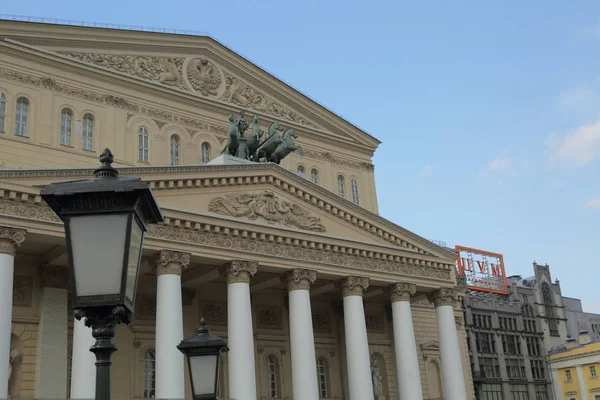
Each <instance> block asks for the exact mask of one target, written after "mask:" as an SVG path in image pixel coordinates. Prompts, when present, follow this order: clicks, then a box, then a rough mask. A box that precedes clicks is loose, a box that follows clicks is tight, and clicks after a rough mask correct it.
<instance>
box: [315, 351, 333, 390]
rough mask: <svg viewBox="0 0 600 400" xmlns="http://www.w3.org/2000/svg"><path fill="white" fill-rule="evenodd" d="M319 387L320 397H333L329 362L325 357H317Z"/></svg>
mask: <svg viewBox="0 0 600 400" xmlns="http://www.w3.org/2000/svg"><path fill="white" fill-rule="evenodd" d="M317 387H318V391H319V398H320V399H329V398H331V393H330V389H329V362H328V361H327V359H325V357H319V358H317Z"/></svg>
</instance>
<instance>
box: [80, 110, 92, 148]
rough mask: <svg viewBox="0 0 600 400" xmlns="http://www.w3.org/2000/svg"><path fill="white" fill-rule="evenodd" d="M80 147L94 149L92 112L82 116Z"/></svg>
mask: <svg viewBox="0 0 600 400" xmlns="http://www.w3.org/2000/svg"><path fill="white" fill-rule="evenodd" d="M81 148H82V149H83V150H90V151H91V150H93V149H94V116H93V115H92V114H85V115H84V116H83V129H82V131H81Z"/></svg>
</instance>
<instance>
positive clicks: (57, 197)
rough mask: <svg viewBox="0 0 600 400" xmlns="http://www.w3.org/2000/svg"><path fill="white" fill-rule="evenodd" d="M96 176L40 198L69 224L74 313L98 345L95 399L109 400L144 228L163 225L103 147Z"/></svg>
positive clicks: (137, 184) (144, 192) (145, 193)
mask: <svg viewBox="0 0 600 400" xmlns="http://www.w3.org/2000/svg"><path fill="white" fill-rule="evenodd" d="M100 161H101V162H102V166H101V167H99V168H98V169H96V170H95V171H94V175H95V178H94V179H90V180H80V181H71V182H60V183H54V184H52V185H49V186H47V187H46V188H45V189H44V190H42V192H41V196H42V198H43V199H44V200H45V201H46V203H48V205H49V206H50V208H52V210H54V212H55V213H56V214H57V215H58V216H59V217H60V219H61V220H62V221H63V222H64V225H65V233H66V238H67V250H68V256H69V278H70V282H71V294H72V303H73V309H74V310H75V312H74V314H75V317H76V318H77V319H81V318H85V319H86V325H87V326H89V327H91V328H92V335H93V336H94V338H95V339H96V343H95V344H94V345H93V346H92V347H91V349H90V351H91V352H93V353H94V354H95V355H96V400H109V399H110V365H111V361H110V358H111V354H112V353H113V352H114V351H115V350H117V348H116V347H115V346H114V345H113V344H112V338H113V337H114V335H115V327H116V325H118V324H120V323H121V322H124V323H126V324H128V323H129V322H130V321H131V317H132V315H133V311H134V306H135V294H136V289H137V282H138V272H139V265H140V258H141V255H142V247H143V241H144V232H145V231H146V225H147V224H152V223H158V222H162V221H163V217H162V214H161V212H160V209H159V208H158V205H157V204H156V200H155V199H154V197H153V195H152V192H151V190H150V188H149V187H148V185H147V184H145V183H144V182H142V181H141V180H140V179H137V178H119V177H118V174H119V173H118V171H117V170H115V169H114V168H113V167H112V165H111V164H112V162H113V155H112V153H111V152H110V150H108V149H105V150H104V151H103V152H102V155H101V156H100Z"/></svg>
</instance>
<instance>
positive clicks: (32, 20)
mask: <svg viewBox="0 0 600 400" xmlns="http://www.w3.org/2000/svg"><path fill="white" fill-rule="evenodd" d="M49 21H55V22H49ZM0 22H8V23H15V24H17V25H19V24H35V25H47V26H57V27H65V28H67V29H89V28H91V29H98V30H104V31H113V32H118V31H129V32H135V33H145V34H148V33H152V34H155V35H158V36H165V37H167V36H181V37H185V36H187V37H189V38H192V39H193V38H205V39H208V40H211V41H213V42H214V43H215V44H216V45H218V46H220V47H221V48H223V49H225V50H226V51H229V52H231V53H233V54H234V55H235V56H237V57H239V58H241V59H243V60H244V61H246V62H248V63H249V64H251V65H253V66H255V67H256V68H258V69H259V70H260V71H261V72H263V73H265V74H267V75H270V76H271V77H273V78H274V79H275V80H277V81H279V82H280V83H281V84H283V85H285V86H287V87H289V88H290V89H292V90H293V91H294V92H296V93H297V94H299V95H300V96H302V97H304V98H305V99H306V100H308V101H309V102H312V103H314V104H315V105H316V106H318V107H320V108H322V109H323V110H324V111H326V112H328V113H330V114H332V115H334V116H335V117H337V118H339V119H340V120H342V121H343V122H345V123H346V124H348V125H350V126H351V127H352V128H354V129H356V130H358V131H360V132H361V133H363V134H364V135H366V136H367V137H369V138H370V139H372V140H374V141H375V142H377V144H376V145H375V148H374V150H376V149H377V147H378V145H379V144H381V143H382V142H381V141H380V140H379V139H377V138H376V137H375V136H373V135H371V134H370V133H368V132H367V131H365V130H364V129H362V128H360V127H359V126H358V125H356V124H354V123H352V122H350V121H349V120H348V119H346V118H345V117H343V116H341V115H340V114H339V113H337V112H335V111H333V110H331V109H329V108H327V107H326V106H324V105H323V104H321V103H319V102H318V101H316V100H315V99H313V98H311V97H310V96H308V95H307V94H305V93H303V92H302V91H300V90H299V89H297V88H295V87H294V86H292V85H291V84H289V83H287V82H285V81H284V80H283V79H281V78H279V77H278V76H277V75H275V74H274V73H272V72H270V71H268V70H267V69H266V68H264V67H262V66H260V65H258V64H257V63H255V62H253V61H251V60H250V59H249V58H248V57H246V56H244V55H243V54H241V53H239V52H238V51H236V50H233V49H232V48H231V47H229V46H227V45H225V44H224V43H223V42H221V41H219V40H217V39H216V38H214V37H213V36H211V35H210V34H208V33H204V32H195V31H178V30H174V29H173V30H170V29H161V28H147V30H144V29H145V28H144V27H141V26H124V25H112V24H105V23H92V22H83V21H69V20H60V19H51V20H45V19H44V18H39V17H25V16H17V15H6V14H0ZM69 22H71V23H69ZM129 28H130V29H129Z"/></svg>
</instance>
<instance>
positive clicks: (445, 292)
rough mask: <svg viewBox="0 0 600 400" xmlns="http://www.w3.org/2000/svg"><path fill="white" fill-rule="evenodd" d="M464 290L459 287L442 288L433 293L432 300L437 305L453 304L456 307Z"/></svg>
mask: <svg viewBox="0 0 600 400" xmlns="http://www.w3.org/2000/svg"><path fill="white" fill-rule="evenodd" d="M462 295H464V292H462V291H461V290H459V289H457V288H440V289H438V290H436V291H434V292H433V293H431V294H430V295H429V296H430V301H432V302H433V304H434V305H435V307H441V306H451V307H455V306H456V304H457V303H458V301H459V300H460V298H461V296H462Z"/></svg>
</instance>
